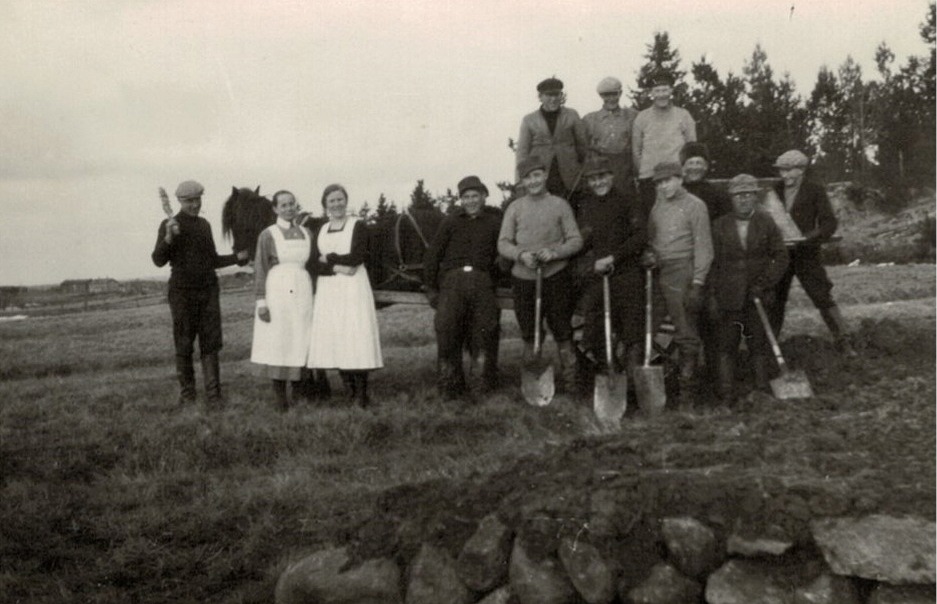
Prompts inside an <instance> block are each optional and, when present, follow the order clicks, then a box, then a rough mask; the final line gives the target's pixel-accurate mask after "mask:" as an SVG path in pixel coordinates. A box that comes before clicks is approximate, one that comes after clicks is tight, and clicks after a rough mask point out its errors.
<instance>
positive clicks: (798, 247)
mask: <svg viewBox="0 0 937 604" xmlns="http://www.w3.org/2000/svg"><path fill="white" fill-rule="evenodd" d="M809 163H810V160H809V159H808V158H807V156H806V155H804V154H803V153H802V152H801V151H798V150H797V149H792V150H790V151H786V152H784V153H782V154H781V155H780V157H778V159H777V161H776V162H775V163H774V167H775V168H777V170H778V174H780V176H781V182H779V183H778V184H777V185H776V186H775V193H776V194H777V196H778V199H780V200H781V202H782V203H783V204H784V209H785V210H786V211H787V213H788V214H790V217H791V219H792V220H793V221H794V223H795V224H796V225H797V228H798V229H800V232H801V233H802V234H803V237H804V239H803V240H802V241H799V242H796V243H795V244H794V246H793V247H792V248H791V249H790V252H789V253H790V264H789V265H788V267H787V271H786V272H785V273H784V276H783V277H782V278H781V280H780V282H779V283H778V287H777V304H776V305H775V307H774V311H773V313H772V314H771V326H772V327H773V328H774V333H776V334H778V335H780V334H781V327H782V326H783V325H784V307H785V306H786V305H787V296H788V293H789V292H790V289H791V282H792V281H793V280H794V277H797V280H798V281H800V285H801V286H802V287H803V288H804V291H805V292H807V296H808V297H809V298H810V301H811V302H813V305H814V306H816V307H817V310H819V311H820V316H822V317H823V321H824V322H825V323H826V325H827V327H828V328H829V329H830V332H831V333H832V334H833V338H834V340H835V341H836V344H837V346H838V347H839V348H840V350H841V351H842V352H844V353H845V354H846V355H847V356H855V355H856V352H855V350H853V348H852V344H851V343H850V342H849V335H848V331H849V330H848V328H847V326H846V321H845V320H844V319H843V315H842V313H840V311H839V307H838V306H837V305H836V302H835V301H834V300H833V296H832V294H831V291H832V289H833V282H832V281H830V278H829V277H828V276H827V274H826V269H825V268H823V263H822V262H820V245H821V244H822V243H823V242H824V241H827V240H828V239H829V238H830V237H832V236H833V234H834V233H835V232H836V227H837V220H836V214H834V213H833V206H832V204H830V199H829V197H827V195H826V189H825V188H824V187H823V185H821V184H819V183H815V182H810V181H808V180H806V179H805V173H806V171H807V165H808V164H809Z"/></svg>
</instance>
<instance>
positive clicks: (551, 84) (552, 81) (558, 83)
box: [537, 78, 563, 92]
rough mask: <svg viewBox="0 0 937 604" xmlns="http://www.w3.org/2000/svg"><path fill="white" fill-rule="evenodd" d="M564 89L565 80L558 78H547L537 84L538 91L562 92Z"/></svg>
mask: <svg viewBox="0 0 937 604" xmlns="http://www.w3.org/2000/svg"><path fill="white" fill-rule="evenodd" d="M562 90H563V82H562V80H558V79H556V78H547V79H545V80H544V81H542V82H540V83H539V84H537V92H561V91H562Z"/></svg>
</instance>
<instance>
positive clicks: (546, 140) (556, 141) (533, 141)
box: [515, 78, 587, 199]
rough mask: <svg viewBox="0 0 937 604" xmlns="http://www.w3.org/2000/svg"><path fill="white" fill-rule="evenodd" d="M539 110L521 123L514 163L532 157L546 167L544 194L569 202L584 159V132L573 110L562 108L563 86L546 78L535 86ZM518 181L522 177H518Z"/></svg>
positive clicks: (585, 145) (518, 175)
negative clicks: (539, 159) (535, 157)
mask: <svg viewBox="0 0 937 604" xmlns="http://www.w3.org/2000/svg"><path fill="white" fill-rule="evenodd" d="M537 96H538V98H539V99H540V108H539V109H538V110H537V111H534V112H533V113H529V114H527V115H525V116H524V119H523V120H521V129H520V134H518V136H517V146H516V153H515V155H516V157H515V159H516V162H517V166H520V165H521V164H522V163H523V162H524V160H526V159H527V158H529V157H531V156H532V155H537V156H539V157H540V158H541V159H542V160H543V161H544V163H545V164H546V166H545V167H546V172H547V191H549V192H550V194H552V195H557V196H559V197H562V198H564V199H569V196H570V195H571V194H572V192H573V190H574V189H576V188H578V185H579V182H578V181H579V178H580V173H579V168H580V166H581V165H582V161H583V160H584V159H585V155H586V147H587V142H586V131H585V127H584V126H583V124H582V120H581V119H580V118H579V114H578V113H576V111H575V110H574V109H570V108H569V107H564V106H563V103H564V101H565V99H566V96H565V95H564V94H563V82H562V81H561V80H558V79H556V78H547V79H545V80H543V81H542V82H540V83H539V84H537ZM517 178H518V180H520V179H522V178H523V176H522V175H521V174H520V173H518V174H517Z"/></svg>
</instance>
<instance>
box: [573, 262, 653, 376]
mask: <svg viewBox="0 0 937 604" xmlns="http://www.w3.org/2000/svg"><path fill="white" fill-rule="evenodd" d="M608 281H609V291H610V298H611V305H610V306H611V308H610V311H611V312H610V315H611V323H612V333H614V334H617V336H618V340H619V341H621V342H623V343H624V344H625V347H626V349H628V348H631V347H632V346H634V345H640V343H641V342H642V341H643V340H644V325H643V318H644V317H643V312H642V311H643V308H644V307H643V301H644V277H643V275H642V273H641V271H640V269H633V270H632V269H627V268H619V269H616V271H615V272H614V273H612V274H611V275H610V276H609V280H608ZM603 298H604V295H603V287H602V278H601V277H593V278H592V279H590V280H589V282H587V284H586V287H585V290H584V291H583V295H582V308H583V309H584V311H585V325H584V329H583V342H584V343H585V345H586V347H587V348H588V349H589V350H590V351H591V352H592V355H593V356H594V358H595V359H596V360H597V361H599V362H600V364H604V361H605V305H604V299H603Z"/></svg>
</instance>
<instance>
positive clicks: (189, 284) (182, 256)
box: [152, 212, 246, 289]
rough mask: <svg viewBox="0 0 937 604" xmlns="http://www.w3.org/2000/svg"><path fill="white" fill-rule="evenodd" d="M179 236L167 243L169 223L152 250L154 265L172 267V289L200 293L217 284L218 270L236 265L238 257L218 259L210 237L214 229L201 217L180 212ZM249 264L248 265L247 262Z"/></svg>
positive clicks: (157, 238)
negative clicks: (201, 290) (198, 291)
mask: <svg viewBox="0 0 937 604" xmlns="http://www.w3.org/2000/svg"><path fill="white" fill-rule="evenodd" d="M175 218H176V221H177V222H178V224H179V234H178V235H176V236H174V237H173V240H172V243H166V220H163V221H162V222H161V223H160V225H159V232H158V233H157V235H156V246H155V247H154V248H153V254H152V258H153V264H155V265H156V266H165V264H166V263H167V262H168V263H169V265H170V267H171V269H172V270H171V273H170V277H169V287H170V288H183V289H200V288H204V287H211V286H213V285H215V284H217V283H218V277H217V276H216V275H215V269H218V268H224V267H226V266H231V265H232V264H237V261H238V260H237V256H235V255H234V254H228V255H224V256H220V255H218V252H217V251H215V241H214V239H213V238H212V234H211V225H210V224H209V223H208V221H207V220H205V219H204V218H202V217H200V216H191V215H189V214H186V213H184V212H179V213H178V214H176V216H175ZM245 264H246V261H245Z"/></svg>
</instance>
